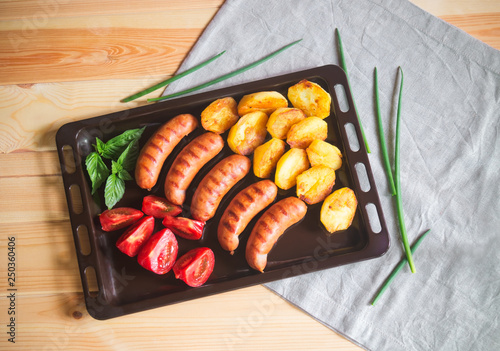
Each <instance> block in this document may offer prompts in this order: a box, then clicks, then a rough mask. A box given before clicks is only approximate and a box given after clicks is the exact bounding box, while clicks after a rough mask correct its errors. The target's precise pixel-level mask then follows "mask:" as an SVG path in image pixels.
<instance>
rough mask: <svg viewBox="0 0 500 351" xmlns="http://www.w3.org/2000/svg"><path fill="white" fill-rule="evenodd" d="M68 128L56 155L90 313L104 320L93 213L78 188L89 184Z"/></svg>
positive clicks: (58, 137) (61, 132)
mask: <svg viewBox="0 0 500 351" xmlns="http://www.w3.org/2000/svg"><path fill="white" fill-rule="evenodd" d="M68 127H69V125H65V126H63V127H61V128H60V129H59V130H58V132H57V134H56V144H57V152H58V156H59V162H60V167H61V173H62V175H63V183H64V191H65V194H66V201H67V204H68V209H69V218H70V222H71V229H72V233H73V241H74V244H75V249H76V256H77V260H78V268H79V271H80V278H81V282H82V287H83V293H84V296H85V303H86V306H87V311H88V312H89V314H90V315H91V316H92V317H94V318H97V319H102V318H99V316H100V314H101V313H102V311H103V310H104V306H105V305H106V304H107V302H106V300H105V299H104V296H103V292H102V289H101V287H102V281H101V277H100V276H99V273H98V270H96V269H95V267H97V266H98V262H97V255H96V253H95V252H93V250H92V247H94V248H95V247H96V246H95V242H94V238H93V236H91V235H89V233H90V232H91V231H92V229H93V228H92V226H93V224H92V220H91V218H90V215H89V211H90V209H89V208H86V205H85V201H82V189H81V188H80V186H79V184H86V182H87V180H86V179H85V175H84V172H83V168H82V164H83V157H82V155H80V154H79V152H78V151H77V145H76V143H75V140H74V139H73V140H72V139H71V138H70V137H69V136H70V135H74V131H70V130H66V129H67V128H68Z"/></svg>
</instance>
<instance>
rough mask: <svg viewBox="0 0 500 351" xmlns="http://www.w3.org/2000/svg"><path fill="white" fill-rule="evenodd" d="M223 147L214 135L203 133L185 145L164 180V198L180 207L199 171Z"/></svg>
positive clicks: (218, 136)
mask: <svg viewBox="0 0 500 351" xmlns="http://www.w3.org/2000/svg"><path fill="white" fill-rule="evenodd" d="M223 147H224V140H223V139H222V137H221V136H220V135H218V134H216V133H212V132H208V133H204V134H202V135H200V136H198V137H196V138H195V139H193V141H191V142H190V143H189V144H187V145H186V146H185V147H184V149H182V151H181V152H180V153H179V154H178V155H177V157H176V158H175V160H174V162H173V163H172V166H171V167H170V170H169V171H168V173H167V177H166V178H165V197H166V198H167V200H168V201H170V202H171V203H173V204H175V205H182V204H183V203H184V200H185V199H186V190H187V188H188V187H189V185H190V184H191V182H192V180H193V178H194V177H195V175H196V174H197V173H198V172H199V170H200V169H201V168H202V167H203V166H204V165H205V164H206V163H207V162H208V161H210V160H211V159H212V158H214V157H215V156H216V155H217V154H218V153H219V152H220V151H221V150H222V148H223Z"/></svg>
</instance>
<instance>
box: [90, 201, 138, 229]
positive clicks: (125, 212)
mask: <svg viewBox="0 0 500 351" xmlns="http://www.w3.org/2000/svg"><path fill="white" fill-rule="evenodd" d="M142 216H144V213H142V212H141V211H139V210H136V209H135V208H130V207H118V208H113V209H112V210H106V211H104V212H103V213H101V214H100V215H99V221H100V222H101V226H102V230H104V231H105V232H111V231H113V230H118V229H121V228H125V227H128V226H129V225H131V224H132V223H134V222H136V221H138V220H139V219H140V218H141V217H142Z"/></svg>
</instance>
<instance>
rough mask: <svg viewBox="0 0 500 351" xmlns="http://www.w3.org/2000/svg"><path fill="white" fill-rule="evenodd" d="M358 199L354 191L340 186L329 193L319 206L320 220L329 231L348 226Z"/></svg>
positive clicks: (344, 228) (343, 228)
mask: <svg viewBox="0 0 500 351" xmlns="http://www.w3.org/2000/svg"><path fill="white" fill-rule="evenodd" d="M357 206H358V200H357V199H356V195H354V191H352V190H351V189H349V188H341V189H338V190H335V191H334V192H333V193H332V194H330V195H329V196H328V197H327V198H326V199H325V201H324V202H323V205H322V206H321V214H320V220H321V223H323V225H324V226H325V228H326V230H328V231H329V232H330V233H334V232H337V231H339V230H346V229H347V228H349V227H350V225H351V223H352V220H353V218H354V214H355V213H356V207H357Z"/></svg>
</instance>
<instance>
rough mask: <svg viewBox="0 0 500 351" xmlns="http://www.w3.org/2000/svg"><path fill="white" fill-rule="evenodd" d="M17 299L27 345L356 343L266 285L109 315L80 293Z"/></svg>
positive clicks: (289, 346) (294, 346)
mask: <svg viewBox="0 0 500 351" xmlns="http://www.w3.org/2000/svg"><path fill="white" fill-rule="evenodd" d="M250 296H251V298H249V297H250ZM7 301H8V300H7V299H5V298H2V299H0V310H2V311H5V310H6V307H7ZM17 306H18V309H17V310H18V316H17V317H18V319H17V321H18V341H19V344H20V345H23V349H26V350H28V349H31V350H35V349H36V350H69V349H71V350H116V349H121V350H125V349H126V350H128V349H130V350H139V349H147V350H162V351H163V350H165V349H166V348H167V349H169V350H199V349H206V350H325V349H335V350H359V348H358V347H356V346H353V344H352V343H351V342H349V341H348V340H346V339H344V338H343V337H341V336H339V335H337V334H335V333H333V332H332V331H331V330H329V329H327V328H326V327H324V326H322V325H321V324H319V323H317V322H316V321H315V320H313V319H312V318H310V317H309V316H307V315H306V314H304V313H303V312H301V311H299V310H298V309H296V308H290V305H289V304H288V303H287V302H285V301H283V300H282V299H280V298H278V297H277V296H275V295H274V294H273V293H271V292H270V291H268V290H267V289H265V288H264V287H262V286H255V287H251V288H245V289H241V290H237V291H233V292H230V293H225V294H220V295H216V296H211V297H206V298H202V299H198V300H193V301H189V302H185V303H180V304H175V305H171V306H166V307H163V308H158V309H155V310H151V311H146V312H140V313H137V314H133V315H128V316H123V317H120V318H118V319H112V320H107V321H96V320H94V319H92V317H90V316H89V315H88V314H87V313H86V311H85V307H84V302H83V298H82V295H81V294H57V295H51V296H38V297H22V296H21V297H19V298H18V299H17ZM75 311H76V313H75ZM79 313H81V318H79V319H77V318H75V316H76V317H80V314H79ZM41 326H43V327H41ZM131 331H132V332H131ZM0 342H2V343H3V345H5V346H8V345H6V342H5V341H4V340H3V339H2V340H1V341H0ZM15 346H19V345H15ZM9 349H12V350H14V349H17V348H15V347H12V348H9Z"/></svg>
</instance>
